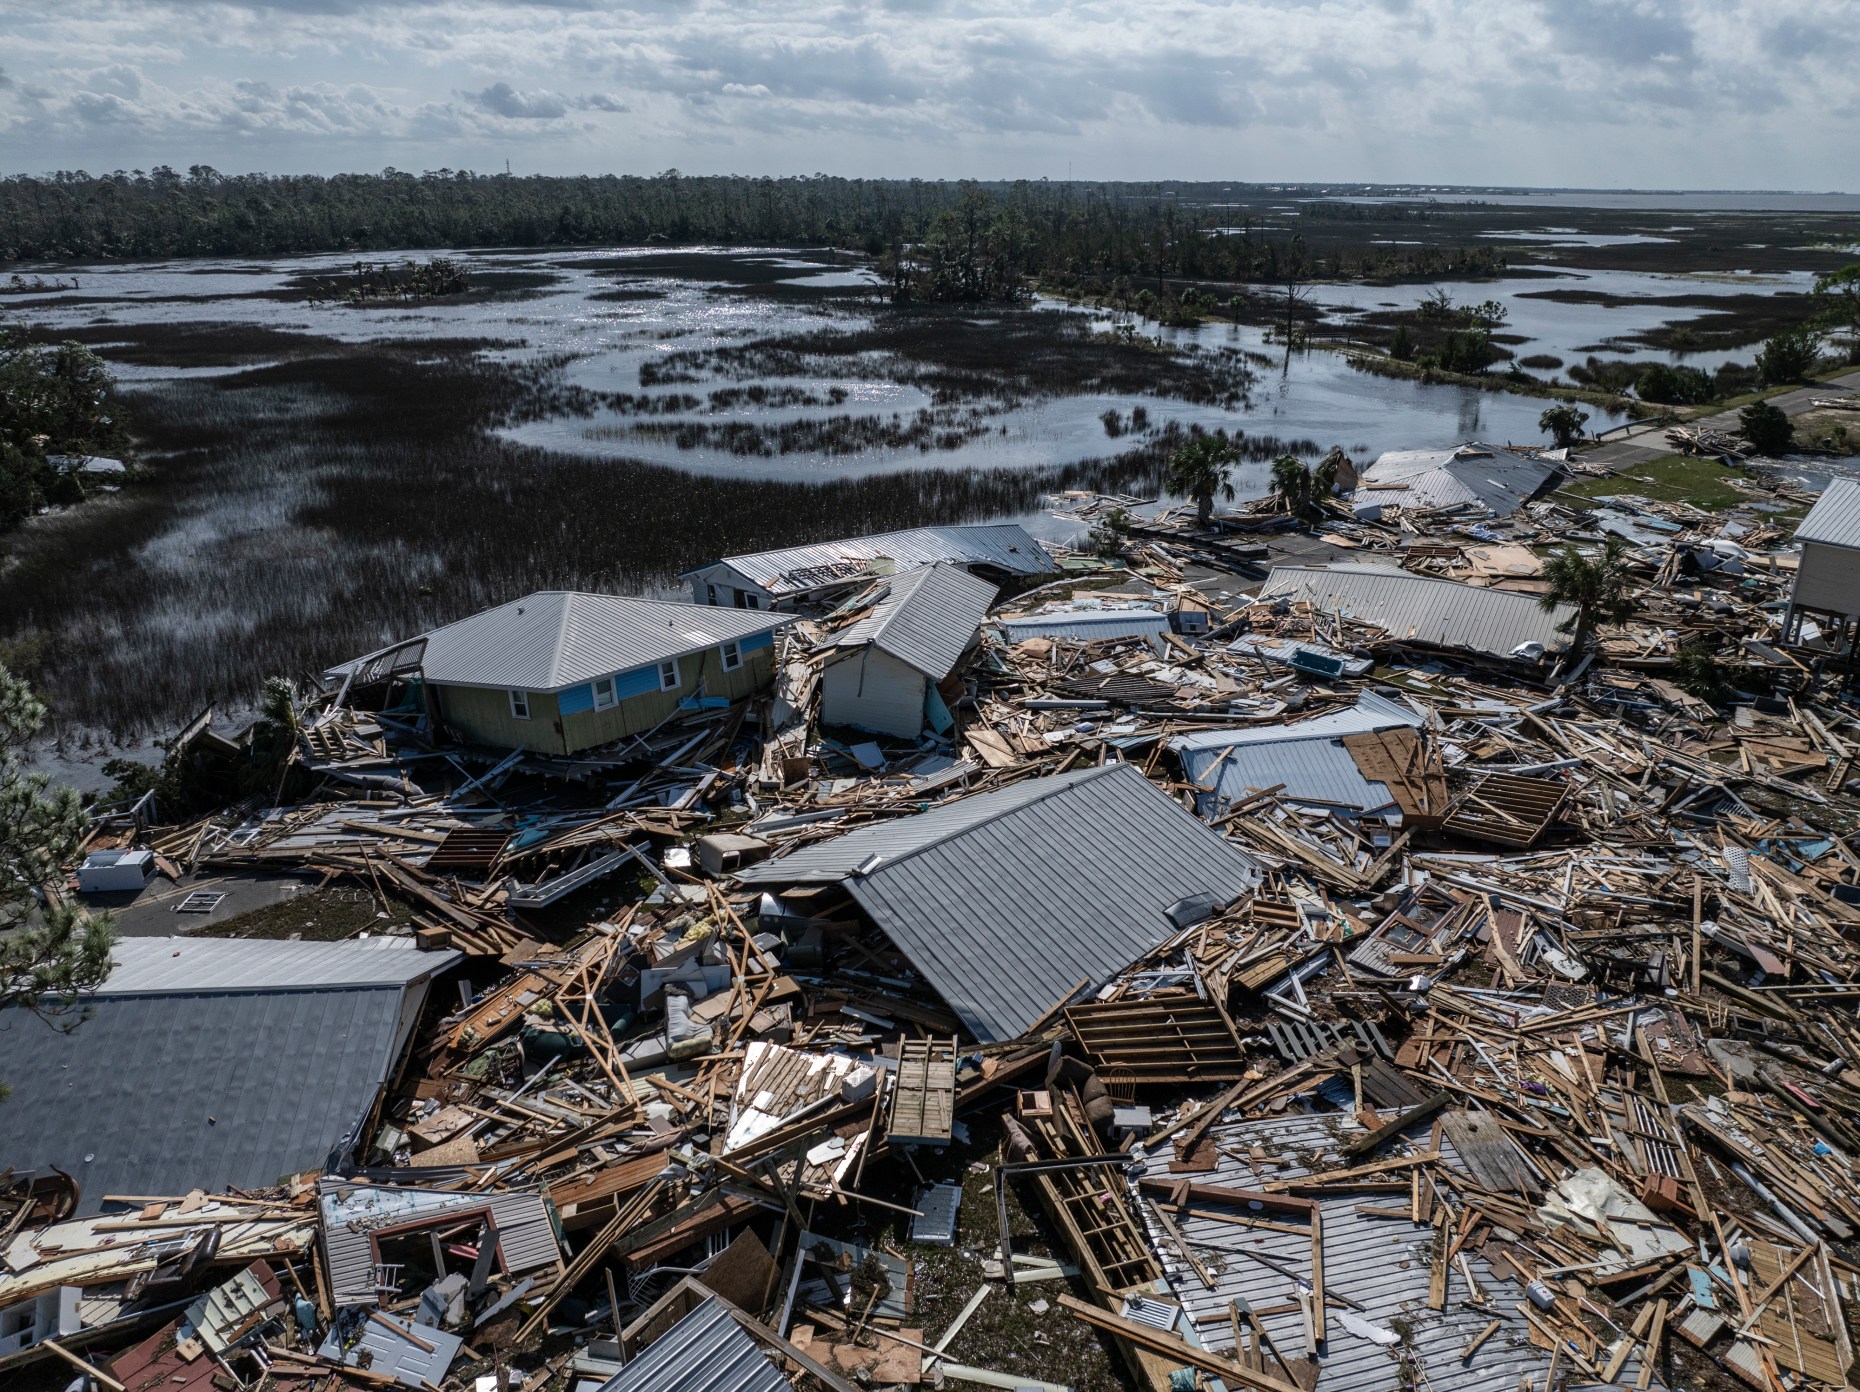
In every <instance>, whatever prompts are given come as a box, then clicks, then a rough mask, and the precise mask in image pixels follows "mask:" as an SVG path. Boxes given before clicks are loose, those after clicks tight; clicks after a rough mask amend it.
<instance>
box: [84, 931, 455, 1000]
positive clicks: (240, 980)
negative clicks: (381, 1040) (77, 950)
mask: <svg viewBox="0 0 1860 1392" xmlns="http://www.w3.org/2000/svg"><path fill="white" fill-rule="evenodd" d="M463 955H464V954H462V953H459V952H454V951H451V950H446V951H441V952H423V951H421V950H420V949H419V947H418V946H417V945H416V944H415V942H414V940H413V939H412V938H358V939H355V940H352V941H349V942H333V943H319V942H274V941H271V940H268V939H262V938H118V939H117V940H116V942H115V943H113V944H112V945H111V947H110V960H111V962H112V964H113V966H112V968H111V971H110V975H109V978H108V979H107V980H106V981H105V982H104V983H103V985H101V986H99V987H98V988H97V990H96V992H95V994H96V995H104V996H128V995H151V994H162V993H168V992H179V993H183V994H189V995H198V994H202V993H205V992H209V991H302V990H335V989H340V988H344V987H359V986H405V985H407V984H409V983H410V982H413V981H416V980H418V979H419V978H421V977H423V976H432V975H434V974H435V973H437V972H441V971H444V970H445V969H446V968H447V967H449V966H451V965H452V964H453V963H455V962H458V961H461V960H462V959H463Z"/></svg>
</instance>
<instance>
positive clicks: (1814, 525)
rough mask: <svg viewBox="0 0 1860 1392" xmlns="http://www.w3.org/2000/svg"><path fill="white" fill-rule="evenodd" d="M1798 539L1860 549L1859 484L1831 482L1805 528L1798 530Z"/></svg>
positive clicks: (1806, 519)
mask: <svg viewBox="0 0 1860 1392" xmlns="http://www.w3.org/2000/svg"><path fill="white" fill-rule="evenodd" d="M1795 539H1796V540H1797V541H1815V542H1820V543H1821V544H1822V545H1823V546H1854V547H1860V482H1856V481H1855V480H1853V479H1844V478H1837V479H1829V480H1828V486H1827V487H1826V488H1824V489H1822V490H1821V496H1820V497H1819V498H1817V499H1815V505H1814V506H1813V507H1812V508H1810V509H1809V510H1808V516H1807V517H1804V518H1803V519H1802V525H1801V526H1799V527H1797V528H1796V529H1795Z"/></svg>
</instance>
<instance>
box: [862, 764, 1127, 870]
mask: <svg viewBox="0 0 1860 1392" xmlns="http://www.w3.org/2000/svg"><path fill="white" fill-rule="evenodd" d="M1121 768H1129V769H1136V765H1135V764H1132V763H1128V762H1127V761H1125V760H1123V759H1119V760H1118V761H1117V762H1116V763H1114V764H1099V765H1098V766H1097V767H1095V768H1088V769H1079V770H1075V771H1074V772H1073V773H1054V774H1048V775H1047V777H1048V778H1052V779H1059V778H1063V779H1065V780H1066V785H1065V786H1064V787H1063V788H1048V789H1046V790H1045V791H1044V792H1042V793H1040V794H1039V795H1038V796H1037V797H1033V798H1029V799H1028V800H1027V801H1026V802H1022V803H1017V804H1015V806H1014V807H1013V808H1011V809H1010V810H1011V811H1014V812H1020V811H1023V810H1025V809H1026V808H1029V807H1036V806H1038V805H1039V804H1040V803H1042V802H1045V801H1046V800H1047V799H1048V798H1054V797H1058V796H1059V794H1061V793H1066V792H1070V791H1071V790H1072V789H1074V788H1077V787H1081V786H1083V785H1084V784H1086V783H1089V782H1091V781H1092V780H1093V779H1094V778H1096V777H1099V776H1102V775H1104V774H1108V773H1111V772H1112V771H1113V770H1116V769H1121ZM1137 777H1139V778H1143V773H1142V771H1141V770H1140V769H1139V770H1137ZM1027 781H1029V782H1041V781H1043V780H1041V779H1029V780H1027ZM1143 781H1144V782H1146V783H1147V782H1149V780H1148V779H1147V778H1143ZM1017 786H1019V785H1017V784H1013V783H1010V784H1008V788H1013V787H1017ZM995 791H996V792H1003V793H1004V792H1006V791H1007V788H998V789H996V790H995ZM981 796H983V797H986V796H989V795H988V794H986V793H984V794H982V795H981ZM949 805H950V806H951V807H960V806H961V805H962V803H961V801H960V800H958V801H956V802H952V803H950V804H949ZM939 810H941V809H939ZM1007 815H1008V813H1007V812H996V813H994V814H992V815H991V816H989V817H986V818H984V819H983V820H982V821H979V822H970V823H969V824H968V825H967V826H965V827H962V828H960V829H958V830H956V831H950V832H945V833H944V834H943V835H941V836H938V837H936V838H935V839H934V840H931V841H926V842H924V843H923V845H921V846H913V847H912V848H911V849H910V850H908V851H902V852H900V853H899V854H897V855H895V856H885V857H884V858H883V859H882V860H880V861H879V863H878V864H877V865H874V866H873V867H872V869H871V874H872V875H876V874H877V873H878V872H879V871H881V870H886V869H889V868H890V867H891V866H893V865H901V864H903V863H904V862H905V861H907V860H909V859H911V858H912V857H913V856H919V855H922V854H923V853H924V852H925V851H929V850H934V849H935V848H936V847H938V846H941V845H944V844H945V843H947V842H950V841H958V840H960V839H961V838H963V837H964V836H967V835H968V834H969V833H970V832H972V831H975V830H977V829H978V828H980V827H985V826H991V825H993V824H994V823H995V822H997V821H999V820H1000V819H1001V818H1003V817H1005V816H1007ZM874 854H877V853H876V852H875V853H874ZM868 858H869V857H868ZM860 863H861V864H863V863H864V862H863V861H862V862H860ZM846 878H847V879H849V880H864V879H868V878H870V875H862V874H860V873H859V870H858V867H856V866H855V867H854V868H853V871H852V873H851V874H850V875H848V876H847V877H846Z"/></svg>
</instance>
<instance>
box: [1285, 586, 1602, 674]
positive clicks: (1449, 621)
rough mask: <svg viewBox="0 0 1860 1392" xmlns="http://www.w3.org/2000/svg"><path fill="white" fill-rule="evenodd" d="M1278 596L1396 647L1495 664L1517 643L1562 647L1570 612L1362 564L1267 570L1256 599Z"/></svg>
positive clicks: (1566, 607) (1533, 599) (1563, 607)
mask: <svg viewBox="0 0 1860 1392" xmlns="http://www.w3.org/2000/svg"><path fill="white" fill-rule="evenodd" d="M1279 596H1285V597H1287V598H1289V599H1294V600H1306V601H1308V602H1310V603H1311V604H1313V605H1315V606H1316V607H1317V608H1319V609H1321V610H1324V611H1325V612H1329V611H1331V610H1338V611H1341V612H1342V613H1345V614H1348V615H1350V616H1351V617H1352V618H1355V619H1359V620H1361V621H1362V622H1364V623H1371V624H1375V625H1377V626H1378V627H1380V628H1384V629H1387V630H1388V634H1389V637H1390V638H1393V639H1395V640H1396V641H1398V642H1405V643H1417V644H1422V645H1424V646H1429V647H1437V648H1464V649H1467V650H1468V651H1471V652H1481V653H1490V654H1492V655H1494V656H1497V657H1509V656H1510V655H1511V652H1512V650H1513V649H1515V648H1516V647H1517V646H1518V645H1519V644H1521V643H1530V642H1536V643H1542V644H1543V645H1544V647H1545V648H1547V649H1555V648H1561V647H1565V646H1567V645H1568V643H1569V635H1568V634H1565V633H1558V632H1557V625H1558V624H1560V623H1562V622H1563V621H1564V620H1566V619H1568V618H1570V617H1571V616H1572V615H1573V614H1574V613H1575V612H1576V611H1575V610H1574V609H1573V608H1572V607H1571V606H1569V605H1567V604H1559V605H1557V606H1556V609H1555V610H1554V612H1551V613H1545V612H1544V611H1543V609H1542V608H1540V607H1539V606H1538V603H1537V599H1536V597H1535V596H1533V595H1525V594H1515V593H1513V592H1512V591H1510V590H1490V589H1480V588H1479V587H1478V586H1476V585H1462V584H1460V583H1459V581H1457V580H1439V579H1436V578H1435V577H1433V576H1431V575H1415V574H1413V573H1412V572H1410V571H1406V570H1398V569H1396V568H1395V567H1393V566H1384V565H1364V564H1361V563H1350V564H1345V565H1333V566H1274V567H1273V568H1272V573H1271V574H1270V575H1268V576H1267V577H1266V583H1265V584H1264V585H1262V586H1261V587H1260V591H1259V597H1260V598H1261V599H1273V598H1277V597H1279Z"/></svg>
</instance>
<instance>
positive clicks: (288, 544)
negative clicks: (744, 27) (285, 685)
mask: <svg viewBox="0 0 1860 1392" xmlns="http://www.w3.org/2000/svg"><path fill="white" fill-rule="evenodd" d="M152 332H153V331H152ZM187 338H188V344H187V349H186V351H187V352H188V354H189V355H190V356H192V357H194V358H196V359H205V358H208V357H212V356H213V355H214V354H215V353H217V354H218V358H219V360H221V361H223V360H225V359H226V358H228V357H231V356H235V355H237V354H238V353H241V352H249V351H263V350H267V349H268V348H269V347H270V345H269V344H264V343H259V342H257V341H255V340H253V339H252V338H251V336H250V335H248V334H246V333H245V332H244V331H243V330H234V331H231V332H229V334H228V335H227V337H226V338H225V340H224V341H223V342H219V343H217V344H215V343H213V342H212V341H211V335H205V334H200V335H196V334H194V333H192V332H191V331H190V333H189V335H188V336H187ZM294 343H295V346H296V349H297V352H296V355H295V356H294V357H292V358H290V359H289V360H287V361H282V362H268V363H265V364H263V365H261V366H257V367H253V368H250V369H247V370H244V371H238V372H233V373H228V374H225V375H222V376H216V377H195V378H182V379H178V380H175V381H172V382H164V383H161V384H159V385H158V386H154V387H151V388H149V389H146V390H141V391H137V392H135V393H132V395H133V397H134V401H133V405H134V410H135V416H136V420H137V422H138V425H139V428H140V429H141V432H142V434H143V437H144V451H145V454H146V455H147V457H149V458H150V459H151V460H152V461H153V462H154V464H155V466H156V475H157V482H155V483H154V484H152V485H149V486H144V487H139V488H132V489H127V490H125V491H123V492H122V493H119V494H116V495H113V496H111V497H109V498H106V499H103V500H100V501H98V502H96V503H93V504H90V505H87V506H86V507H84V508H81V509H74V510H72V511H69V512H65V513H60V514H55V515H51V516H47V517H42V518H38V519H36V520H34V521H33V522H32V523H30V524H29V525H28V526H26V527H25V528H23V529H21V530H20V531H19V532H18V533H16V534H14V535H13V536H12V537H10V538H9V539H8V542H7V549H6V552H5V555H4V560H0V567H3V569H0V579H3V582H4V583H0V641H4V642H5V643H6V645H7V650H8V651H9V652H13V653H17V654H20V655H21V656H22V657H23V658H24V659H25V661H26V663H27V664H28V665H29V670H28V671H27V673H26V675H28V676H30V677H31V678H32V680H33V681H34V682H35V683H36V684H37V685H39V687H40V688H41V689H42V690H43V691H44V693H45V695H46V696H47V698H48V699H49V700H50V701H51V702H52V704H53V706H54V710H55V713H56V716H57V718H58V719H59V721H60V722H61V723H64V724H66V725H79V726H88V727H92V728H97V729H101V730H107V731H109V732H111V733H112V734H114V735H117V736H128V735H133V734H137V733H141V732H144V731H146V730H148V729H150V728H157V729H159V728H161V727H164V726H168V725H172V724H173V723H174V722H176V721H178V720H182V719H185V718H187V717H188V716H190V715H192V714H193V713H194V712H195V711H197V710H198V709H199V708H200V707H201V706H203V705H205V704H208V703H210V702H220V703H231V704H244V703H247V702H249V701H250V699H251V697H252V693H253V692H255V691H256V690H257V689H258V687H259V685H260V684H261V682H262V681H263V679H264V678H265V677H266V676H267V675H270V674H272V673H285V674H291V675H297V676H302V675H305V674H309V673H314V672H318V671H320V670H322V669H324V668H325V667H327V666H329V665H330V664H332V663H334V662H337V661H339V660H341V659H343V658H346V657H349V656H353V655H355V654H356V653H359V652H363V651H366V650H368V649H370V648H373V647H376V646H378V645H380V644H382V643H384V642H386V641H388V640H389V639H391V638H393V637H396V636H404V635H407V634H411V633H415V632H419V631H421V630H423V629H426V628H429V627H432V626H434V625H437V624H440V623H444V622H447V621H449V620H452V619H455V618H459V617H461V616H463V615H465V614H468V613H471V612H473V611H475V610H477V609H480V608H482V607H484V606H486V605H489V604H494V603H498V602H501V601H503V600H506V599H509V598H511V597H512V596H515V595H519V594H522V593H525V592H527V591H529V590H533V589H545V588H585V589H607V590H617V591H622V592H641V591H646V592H651V591H654V590H660V589H664V588H666V587H669V586H671V585H672V584H673V583H674V577H675V575H676V573H677V572H678V571H680V570H682V569H685V568H688V567H690V566H692V565H695V564H699V563H701V562H703V561H706V560H709V559H712V558H714V557H716V556H718V555H723V554H729V553H732V552H737V551H753V550H761V549H765V548H768V547H772V546H777V545H789V544H794V543H797V542H804V541H813V540H822V539H826V538H829V537H833V536H844V535H851V534H857V533H861V532H873V531H886V530H892V529H897V528H903V527H912V526H922V525H926V524H928V523H932V522H953V521H972V520H979V519H982V518H989V517H999V516H1004V515H1013V514H1016V513H1027V512H1032V511H1035V510H1037V508H1038V507H1039V501H1040V498H1041V496H1042V495H1043V494H1045V493H1047V492H1050V491H1053V490H1055V489H1059V488H1069V487H1095V488H1104V489H1119V490H1125V489H1134V488H1144V489H1153V488H1155V486H1156V484H1157V481H1158V479H1159V478H1160V473H1161V467H1162V455H1163V453H1164V452H1165V450H1166V445H1164V444H1162V443H1160V442H1152V443H1151V444H1149V445H1145V446H1142V447H1139V448H1137V449H1133V450H1129V451H1126V452H1124V453H1123V454H1120V455H1117V456H1115V457H1110V458H1105V459H1099V460H1091V461H1086V462H1083V463H1078V464H1072V465H1068V466H1064V467H1056V468H1052V469H1046V470H1021V469H1000V470H970V469H950V470H938V469H927V470H920V471H912V472H908V473H896V474H888V475H879V476H869V477H863V478H859V479H851V480H845V481H838V482H829V483H796V482H781V481H757V480H741V479H723V478H709V477H705V476H702V475H698V474H693V473H690V472H686V471H683V470H678V469H670V468H664V467H659V466H654V465H647V464H641V463H634V462H629V461H625V460H612V459H589V458H582V457H577V456H570V455H563V454H555V453H549V452H545V451H542V450H536V449H531V448H526V447H522V446H518V445H514V444H511V443H509V442H508V441H505V440H503V439H502V438H500V437H498V436H495V435H493V434H491V433H490V426H491V425H492V424H494V423H495V422H496V421H498V420H500V419H502V418H503V417H505V416H506V415H507V414H508V413H509V412H510V411H511V410H513V409H514V408H515V406H516V405H517V404H518V403H519V402H525V401H534V400H535V399H537V398H538V397H539V396H540V397H547V396H548V395H549V394H550V393H551V392H552V391H553V390H555V389H556V386H557V384H556V378H557V376H558V374H557V373H556V372H555V371H554V367H553V366H552V365H550V364H547V363H544V364H534V365H530V366H527V367H526V366H516V367H513V366H511V365H510V364H508V363H494V362H489V361H486V360H485V359H484V358H483V356H482V355H481V351H480V350H482V349H484V348H486V347H488V346H490V345H487V344H486V343H484V342H482V341H476V340H451V341H441V342H434V341H430V340H429V341H422V342H419V343H398V342H393V341H384V342H376V343H369V344H344V343H337V342H332V341H329V340H319V339H307V338H301V337H300V338H297V339H295V340H294ZM1266 447H1267V446H1266V445H1264V444H1263V443H1262V444H1261V445H1260V449H1261V450H1264V449H1265V448H1266Z"/></svg>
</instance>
